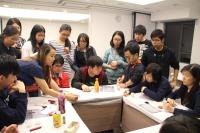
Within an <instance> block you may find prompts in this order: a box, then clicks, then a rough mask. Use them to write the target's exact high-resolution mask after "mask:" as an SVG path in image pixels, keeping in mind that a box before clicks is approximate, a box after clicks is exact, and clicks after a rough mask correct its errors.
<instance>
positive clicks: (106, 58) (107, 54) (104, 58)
mask: <svg viewBox="0 0 200 133" xmlns="http://www.w3.org/2000/svg"><path fill="white" fill-rule="evenodd" d="M108 56H109V51H108V50H106V52H105V53H104V56H103V67H104V68H110V66H109V65H108V64H107V63H108Z"/></svg>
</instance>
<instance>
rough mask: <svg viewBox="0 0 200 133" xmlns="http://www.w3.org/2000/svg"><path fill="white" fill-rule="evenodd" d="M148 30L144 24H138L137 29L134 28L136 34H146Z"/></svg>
mask: <svg viewBox="0 0 200 133" xmlns="http://www.w3.org/2000/svg"><path fill="white" fill-rule="evenodd" d="M146 32H147V30H146V28H145V26H144V25H137V26H136V27H135V29H134V32H133V33H134V34H142V35H144V36H145V35H146Z"/></svg>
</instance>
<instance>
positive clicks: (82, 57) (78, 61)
mask: <svg viewBox="0 0 200 133" xmlns="http://www.w3.org/2000/svg"><path fill="white" fill-rule="evenodd" d="M90 56H96V51H95V49H94V48H93V47H92V46H89V47H88V48H87V50H86V52H81V51H80V50H79V48H78V47H76V49H75V52H74V62H75V65H77V66H78V67H79V68H80V67H84V66H86V65H87V60H88V58H89V57H90Z"/></svg>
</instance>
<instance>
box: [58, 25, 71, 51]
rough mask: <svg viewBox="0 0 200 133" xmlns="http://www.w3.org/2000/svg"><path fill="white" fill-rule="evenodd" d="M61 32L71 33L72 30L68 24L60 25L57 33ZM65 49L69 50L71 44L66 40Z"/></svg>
mask: <svg viewBox="0 0 200 133" xmlns="http://www.w3.org/2000/svg"><path fill="white" fill-rule="evenodd" d="M63 30H66V31H69V32H70V33H71V31H72V28H71V26H70V25H68V24H62V25H61V27H60V30H59V32H61V31H63ZM65 47H69V49H71V42H70V40H69V39H68V38H67V39H66V40H65Z"/></svg>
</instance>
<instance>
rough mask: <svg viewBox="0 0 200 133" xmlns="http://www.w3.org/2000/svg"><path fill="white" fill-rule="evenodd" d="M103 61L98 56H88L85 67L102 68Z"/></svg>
mask: <svg viewBox="0 0 200 133" xmlns="http://www.w3.org/2000/svg"><path fill="white" fill-rule="evenodd" d="M102 65H103V60H102V59H101V58H100V57H99V56H90V57H89V59H88V62H87V66H90V67H95V66H102Z"/></svg>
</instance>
